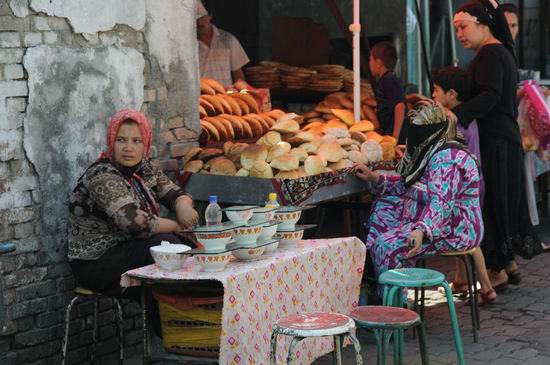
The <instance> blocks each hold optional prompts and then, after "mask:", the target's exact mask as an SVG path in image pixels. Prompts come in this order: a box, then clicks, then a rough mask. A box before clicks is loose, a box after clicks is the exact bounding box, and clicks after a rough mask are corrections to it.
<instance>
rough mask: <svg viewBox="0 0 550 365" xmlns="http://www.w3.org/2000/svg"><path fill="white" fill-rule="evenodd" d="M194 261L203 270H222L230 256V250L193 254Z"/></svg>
mask: <svg viewBox="0 0 550 365" xmlns="http://www.w3.org/2000/svg"><path fill="white" fill-rule="evenodd" d="M194 257H195V262H196V263H197V264H198V265H199V266H200V267H202V271H205V272H217V271H223V270H224V269H225V267H226V266H227V263H228V262H229V259H230V258H231V251H228V252H224V253H217V254H195V256H194Z"/></svg>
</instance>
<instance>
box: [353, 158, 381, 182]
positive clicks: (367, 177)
mask: <svg viewBox="0 0 550 365" xmlns="http://www.w3.org/2000/svg"><path fill="white" fill-rule="evenodd" d="M353 172H354V173H355V176H357V177H358V178H360V179H361V180H363V181H370V182H376V181H378V174H377V173H376V172H374V171H372V170H370V169H369V168H368V167H367V165H365V164H363V163H358V164H355V165H354V166H353Z"/></svg>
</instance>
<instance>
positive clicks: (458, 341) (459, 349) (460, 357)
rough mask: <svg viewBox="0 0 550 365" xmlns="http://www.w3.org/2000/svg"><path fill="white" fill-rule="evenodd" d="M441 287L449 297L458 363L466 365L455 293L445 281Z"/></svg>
mask: <svg viewBox="0 0 550 365" xmlns="http://www.w3.org/2000/svg"><path fill="white" fill-rule="evenodd" d="M441 285H442V286H443V288H444V289H445V296H446V297H447V306H448V307H449V317H451V325H452V326H453V332H454V340H455V348H456V355H457V357H458V363H459V365H464V351H463V349H462V339H461V338H460V329H459V327H458V320H457V318H456V310H455V303H454V302H453V292H452V290H451V288H450V287H449V283H447V281H443V282H442V283H441ZM476 299H477V298H476Z"/></svg>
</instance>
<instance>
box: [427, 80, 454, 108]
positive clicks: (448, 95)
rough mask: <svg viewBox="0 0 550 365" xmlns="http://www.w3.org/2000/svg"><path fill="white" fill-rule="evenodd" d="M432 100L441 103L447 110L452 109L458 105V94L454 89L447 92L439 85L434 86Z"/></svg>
mask: <svg viewBox="0 0 550 365" xmlns="http://www.w3.org/2000/svg"><path fill="white" fill-rule="evenodd" d="M432 98H433V99H434V100H435V101H437V102H438V103H441V105H443V106H444V107H445V108H450V107H452V105H453V104H454V103H456V92H454V90H452V89H451V90H449V91H447V92H445V91H444V90H443V89H442V88H441V87H440V86H439V85H434V92H433V93H432Z"/></svg>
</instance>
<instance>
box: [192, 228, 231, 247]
mask: <svg viewBox="0 0 550 365" xmlns="http://www.w3.org/2000/svg"><path fill="white" fill-rule="evenodd" d="M232 236H233V230H232V229H227V230H224V231H207V230H204V231H197V232H195V238H196V239H197V241H198V242H199V243H200V244H201V245H202V246H203V247H204V249H205V250H206V251H219V250H224V249H225V246H226V245H227V243H228V242H229V241H231V237H232Z"/></svg>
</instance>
